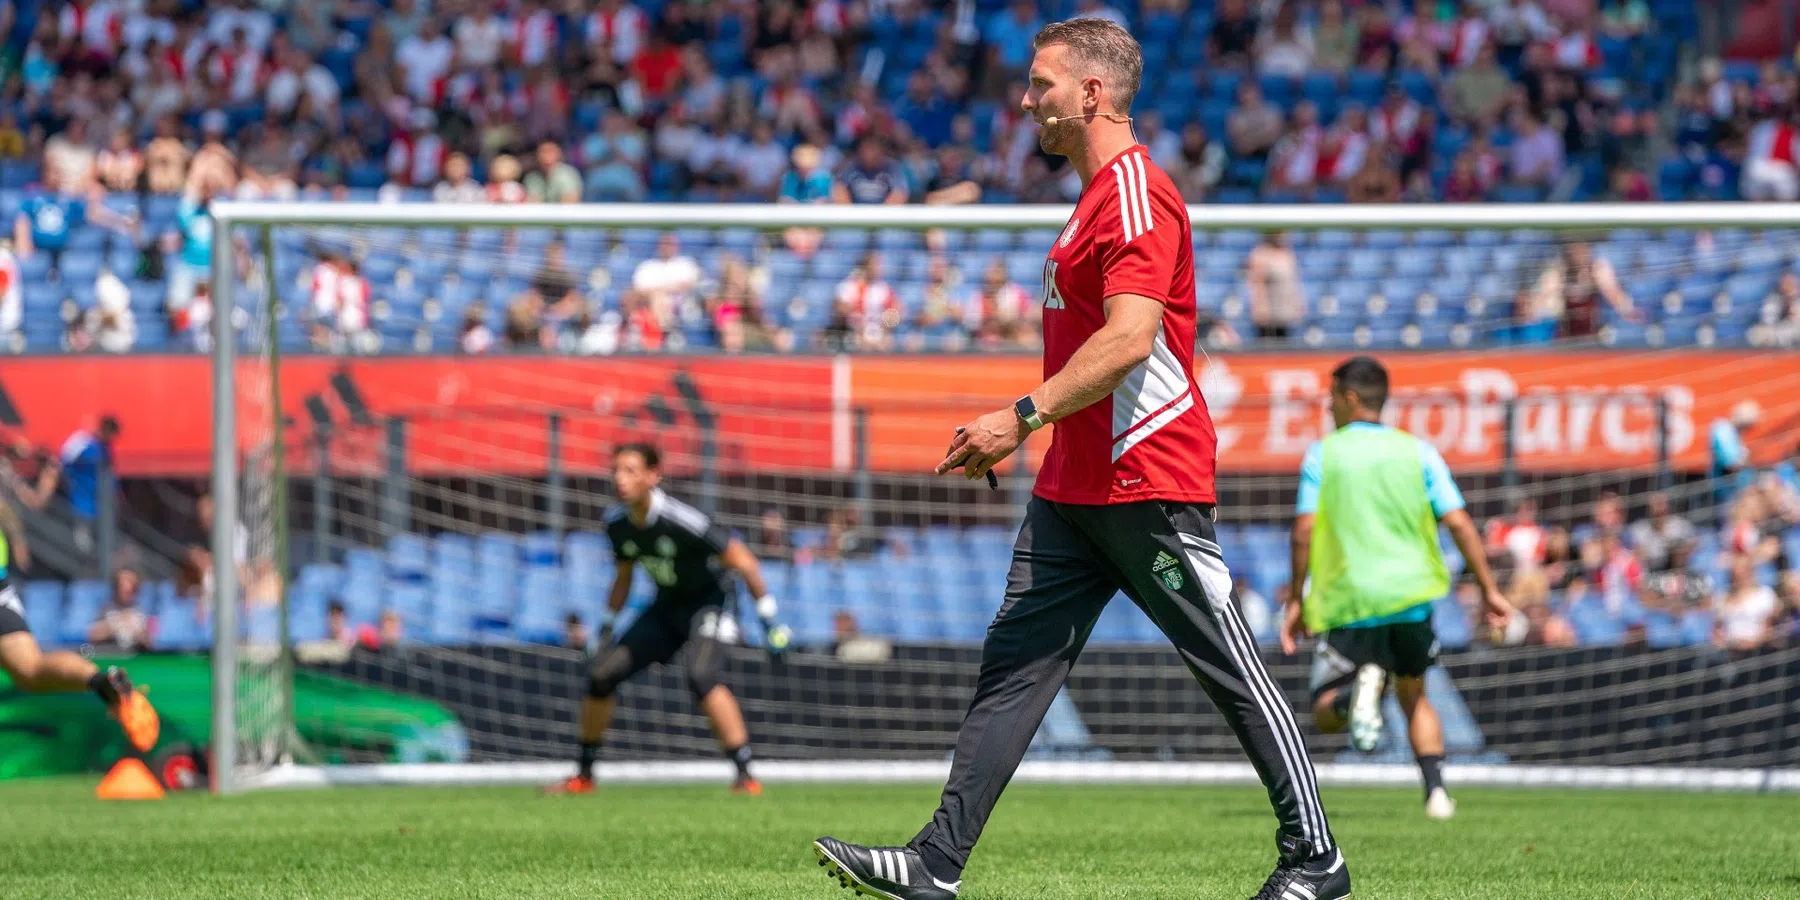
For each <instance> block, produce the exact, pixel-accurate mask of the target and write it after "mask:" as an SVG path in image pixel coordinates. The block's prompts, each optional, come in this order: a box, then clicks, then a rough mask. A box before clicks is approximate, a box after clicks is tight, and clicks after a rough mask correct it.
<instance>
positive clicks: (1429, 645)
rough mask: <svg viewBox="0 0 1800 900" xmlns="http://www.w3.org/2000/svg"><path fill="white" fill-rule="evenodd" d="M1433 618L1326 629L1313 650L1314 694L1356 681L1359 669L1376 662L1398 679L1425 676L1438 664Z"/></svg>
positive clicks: (1317, 694)
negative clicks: (1363, 626) (1367, 626)
mask: <svg viewBox="0 0 1800 900" xmlns="http://www.w3.org/2000/svg"><path fill="white" fill-rule="evenodd" d="M1437 656H1438V640H1437V633H1436V632H1434V631H1432V630H1431V620H1430V619H1426V620H1425V621H1423V622H1396V623H1394V624H1392V625H1376V626H1373V627H1370V628H1339V629H1337V630H1336V631H1327V632H1325V634H1324V636H1323V637H1321V638H1319V643H1318V646H1317V647H1316V648H1314V650H1313V667H1312V695H1313V697H1314V699H1317V698H1318V696H1319V695H1320V694H1323V693H1324V692H1326V691H1328V690H1331V689H1333V688H1340V687H1343V686H1344V685H1346V684H1349V683H1350V682H1352V681H1355V680H1356V670H1357V669H1360V668H1362V667H1363V666H1365V665H1375V666H1379V667H1381V669H1382V670H1383V671H1385V672H1387V673H1388V674H1389V675H1393V676H1395V677H1398V678H1423V677H1424V676H1425V670H1426V669H1429V668H1431V667H1432V666H1433V665H1435V664H1436V663H1437Z"/></svg>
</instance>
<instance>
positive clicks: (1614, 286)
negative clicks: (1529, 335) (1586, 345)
mask: <svg viewBox="0 0 1800 900" xmlns="http://www.w3.org/2000/svg"><path fill="white" fill-rule="evenodd" d="M1534 298H1535V302H1536V303H1537V304H1538V308H1539V309H1540V310H1543V311H1546V312H1550V313H1553V314H1555V315H1556V316H1557V317H1558V318H1559V319H1560V320H1561V321H1562V329H1561V334H1560V336H1561V337H1563V338H1567V339H1571V340H1575V339H1585V338H1591V337H1593V336H1594V335H1595V334H1597V333H1598V332H1599V330H1600V322H1601V316H1600V306H1601V304H1602V303H1605V304H1606V305H1608V306H1610V307H1612V309H1613V311H1614V312H1616V313H1617V314H1618V315H1619V316H1620V317H1621V318H1624V319H1626V320H1630V321H1635V320H1636V319H1637V318H1638V312H1637V309H1636V308H1635V307H1634V306H1633V305H1632V302H1631V295H1630V294H1627V293H1625V289H1624V288H1622V287H1620V286H1619V278H1618V275H1617V274H1616V273H1615V272H1614V271H1613V267H1612V263H1610V262H1608V261H1607V260H1606V258H1605V257H1601V256H1595V255H1594V250H1593V247H1591V246H1590V245H1589V244H1588V243H1587V242H1586V241H1570V242H1568V243H1566V244H1564V245H1563V246H1562V249H1561V251H1560V252H1559V253H1558V254H1557V256H1556V258H1555V259H1553V260H1551V262H1550V264H1549V265H1548V266H1545V267H1544V271H1543V272H1542V273H1541V274H1539V276H1538V280H1537V286H1536V288H1535V289H1534Z"/></svg>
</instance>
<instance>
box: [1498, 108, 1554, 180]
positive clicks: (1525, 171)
mask: <svg viewBox="0 0 1800 900" xmlns="http://www.w3.org/2000/svg"><path fill="white" fill-rule="evenodd" d="M1513 130H1514V131H1515V132H1516V134H1515V135H1514V136H1513V143H1512V151H1511V152H1512V157H1511V159H1510V160H1509V162H1508V165H1507V175H1508V177H1509V178H1510V180H1511V181H1512V183H1513V184H1516V185H1521V186H1525V187H1534V188H1539V189H1541V190H1547V189H1549V188H1550V187H1551V186H1553V185H1555V184H1556V181H1557V179H1559V178H1561V177H1562V172H1563V164H1564V158H1563V137H1562V135H1560V134H1558V133H1557V132H1556V131H1554V130H1553V129H1550V128H1546V127H1544V123H1543V121H1542V120H1541V119H1539V118H1538V116H1537V114H1536V113H1534V112H1532V111H1531V110H1529V109H1524V110H1520V111H1519V112H1517V113H1516V114H1515V115H1514V127H1513Z"/></svg>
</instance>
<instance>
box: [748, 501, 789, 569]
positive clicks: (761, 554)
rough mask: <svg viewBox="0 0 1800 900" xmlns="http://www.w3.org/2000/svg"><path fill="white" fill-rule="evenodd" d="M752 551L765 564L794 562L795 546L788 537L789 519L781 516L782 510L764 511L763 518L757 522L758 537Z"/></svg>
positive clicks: (751, 548) (752, 544)
mask: <svg viewBox="0 0 1800 900" xmlns="http://www.w3.org/2000/svg"><path fill="white" fill-rule="evenodd" d="M750 550H751V552H753V553H755V554H756V558H757V559H759V560H762V561H763V562H764V563H765V564H767V563H771V562H781V563H791V562H793V560H794V545H793V541H792V540H791V539H790V537H789V535H788V528H787V518H786V517H785V516H783V515H782V514H781V510H778V509H775V508H773V507H771V508H769V509H765V510H763V513H762V516H761V518H759V519H758V520H757V526H756V537H755V539H754V541H753V542H752V543H751V545H750Z"/></svg>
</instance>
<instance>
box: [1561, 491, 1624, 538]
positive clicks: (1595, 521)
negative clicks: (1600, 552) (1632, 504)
mask: <svg viewBox="0 0 1800 900" xmlns="http://www.w3.org/2000/svg"><path fill="white" fill-rule="evenodd" d="M1624 534H1625V503H1624V501H1623V500H1620V499H1619V495H1618V492H1616V491H1601V492H1600V496H1599V498H1598V499H1596V500H1595V501H1594V510H1593V513H1592V518H1591V519H1590V520H1589V521H1587V522H1583V523H1581V524H1580V525H1577V526H1575V531H1574V532H1573V533H1572V534H1571V535H1570V537H1571V538H1572V539H1573V540H1574V541H1575V546H1576V547H1578V548H1580V549H1582V550H1587V549H1588V548H1589V546H1590V545H1595V544H1598V543H1599V542H1600V541H1601V539H1603V538H1605V537H1607V536H1608V535H1613V536H1617V537H1621V538H1622V537H1623V536H1624Z"/></svg>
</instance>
